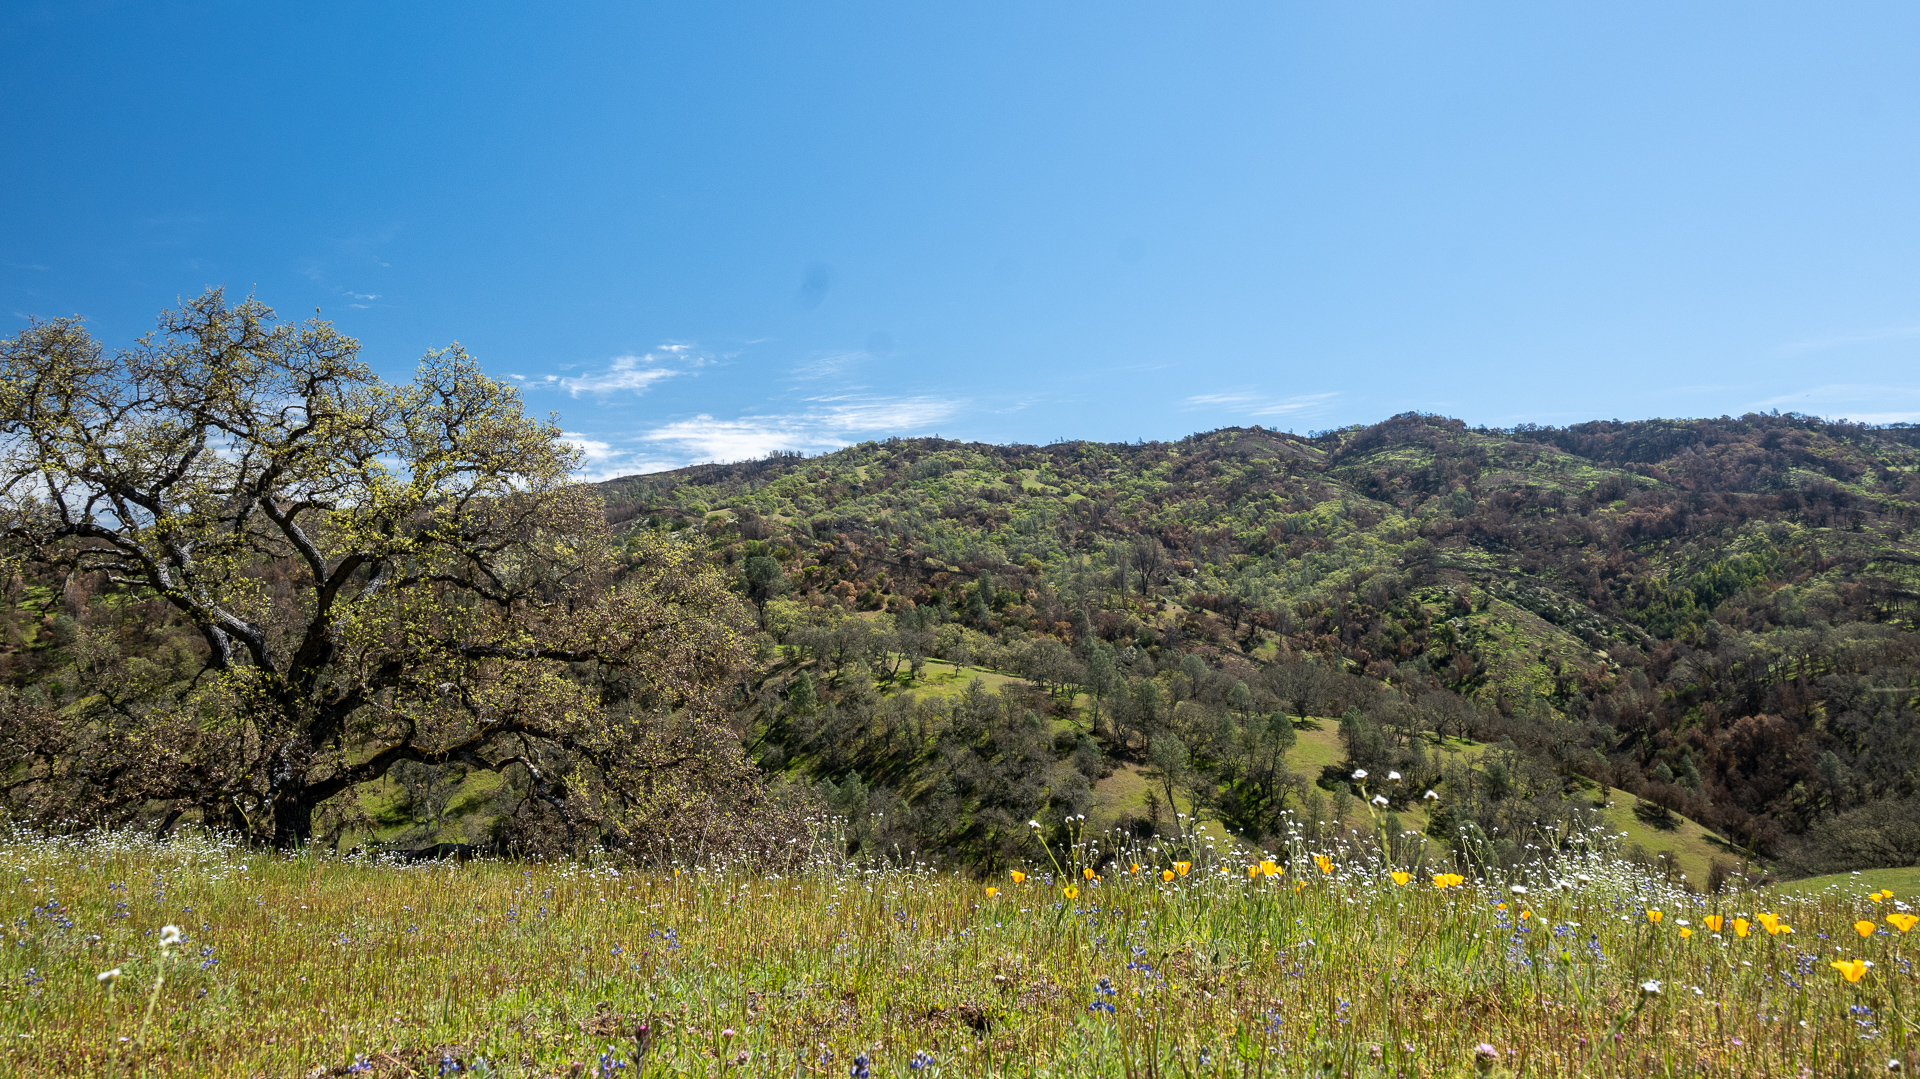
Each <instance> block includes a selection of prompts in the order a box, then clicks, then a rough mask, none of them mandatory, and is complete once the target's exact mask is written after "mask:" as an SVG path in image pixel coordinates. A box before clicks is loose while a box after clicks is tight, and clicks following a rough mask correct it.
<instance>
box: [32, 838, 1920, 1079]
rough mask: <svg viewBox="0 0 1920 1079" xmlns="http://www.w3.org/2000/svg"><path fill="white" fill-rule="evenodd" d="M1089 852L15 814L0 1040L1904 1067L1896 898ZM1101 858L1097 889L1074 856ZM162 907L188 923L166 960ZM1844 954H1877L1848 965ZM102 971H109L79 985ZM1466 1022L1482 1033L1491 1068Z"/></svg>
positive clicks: (1605, 1066)
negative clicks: (58, 835)
mask: <svg viewBox="0 0 1920 1079" xmlns="http://www.w3.org/2000/svg"><path fill="white" fill-rule="evenodd" d="M1097 846H1098V844H1097V843H1095V842H1091V841H1090V842H1087V843H1082V844H1080V845H1079V846H1078V847H1076V848H1073V849H1070V850H1067V851H1058V850H1056V851H1055V852H1054V855H1055V856H1056V857H1058V858H1059V859H1061V860H1060V861H1059V862H1058V863H1057V868H1056V863H1055V862H1053V861H1052V860H1051V859H1049V858H1048V857H1046V856H1045V854H1044V852H1043V850H1042V848H1040V847H1039V846H1038V845H1037V844H1036V847H1035V849H1034V853H1035V856H1036V865H1035V866H1034V869H1033V873H1032V875H1031V876H1030V877H1029V878H1028V879H1027V880H1026V881H1024V882H1022V883H1017V884H1016V883H1014V882H1013V881H1011V880H1009V879H1001V880H999V881H996V882H992V884H993V886H994V887H996V888H998V889H999V894H998V895H995V896H992V897H989V896H988V895H987V894H986V890H985V886H983V885H982V884H980V883H978V882H975V881H970V880H967V879H964V878H961V877H957V876H953V875H949V874H942V873H936V872H932V871H928V870H913V869H894V870H885V871H875V872H867V871H861V870H858V869H855V868H850V867H834V866H828V865H821V866H818V867H816V868H814V869H810V870H808V871H807V872H804V873H801V874H797V875H794V876H787V877H779V876H756V875H752V874H748V873H742V872H735V871H731V870H727V869H716V868H712V867H707V868H702V869H694V868H691V867H689V868H687V869H685V870H683V871H681V872H678V873H675V872H672V871H664V872H661V871H655V872H640V871H619V870H614V869H611V868H597V869H596V868H589V867H586V866H582V865H571V864H570V865H517V864H508V863H475V864H469V865H465V866H454V865H444V864H441V865H428V866H413V867H400V866H383V865H374V864H368V863H365V862H356V861H342V860H332V859H317V858H291V859H289V858H278V857H271V856H266V855H262V854H260V853H258V852H252V851H247V850H243V849H239V848H235V847H232V846H228V845H225V844H223V843H219V842H214V841H211V840H205V839H190V840H183V841H177V842H173V843H169V844H165V845H154V844H151V843H147V842H142V841H135V840H129V839H125V838H119V839H102V840H94V841H80V840H64V841H54V840H33V839H24V838H16V839H13V840H10V841H4V842H0V873H4V874H5V876H4V877H3V878H0V891H3V892H4V902H5V903H6V904H7V908H6V918H7V921H8V923H9V934H8V936H7V937H6V938H5V940H4V959H0V978H4V988H0V1031H4V1032H5V1035H4V1037H5V1042H6V1044H5V1046H4V1048H0V1068H4V1069H5V1070H6V1071H7V1072H8V1073H10V1074H31V1075H66V1074H99V1075H175V1074H179V1075H196V1076H199V1075H234V1076H253V1075H270V1076H307V1075H311V1074H316V1073H320V1074H336V1075H344V1074H348V1068H350V1067H352V1066H354V1062H355V1061H356V1060H361V1061H363V1062H364V1067H366V1068H367V1069H370V1070H369V1071H367V1072H365V1073H364V1074H374V1075H398V1074H418V1075H435V1074H440V1073H442V1072H443V1071H445V1072H446V1073H448V1074H451V1073H452V1069H453V1068H454V1067H455V1066H456V1065H457V1066H458V1067H459V1068H460V1069H462V1070H461V1072H460V1074H468V1073H473V1074H491V1075H498V1076H522V1075H576V1074H583V1075H593V1074H596V1073H600V1072H603V1071H604V1073H605V1074H610V1075H611V1074H619V1075H622V1076H629V1077H630V1076H635V1075H671V1074H693V1075H721V1074H726V1073H729V1072H737V1073H738V1074H742V1075H763V1074H764V1075H774V1074H778V1075H796V1074H797V1075H833V1076H847V1075H849V1074H850V1069H851V1068H852V1067H853V1064H852V1062H853V1061H854V1059H855V1057H856V1056H860V1055H865V1056H866V1057H867V1059H868V1061H869V1067H870V1070H871V1072H872V1073H873V1074H875V1075H906V1074H915V1073H916V1072H917V1074H923V1075H950V1076H953V1075H967V1076H971V1075H983V1074H1008V1075H1126V1076H1135V1075H1176V1074H1178V1075H1199V1074H1248V1075H1300V1074H1303V1073H1306V1074H1313V1075H1321V1074H1328V1075H1342V1076H1373V1075H1406V1076H1434V1075H1471V1074H1478V1073H1481V1072H1482V1071H1484V1072H1487V1073H1500V1072H1507V1071H1511V1072H1512V1073H1515V1074H1525V1075H1531V1076H1574V1075H1668V1074H1672V1075H1726V1076H1734V1075H1781V1076H1789V1075H1820V1076H1826V1075H1844V1074H1853V1073H1857V1074H1868V1073H1872V1074H1880V1073H1884V1071H1885V1069H1886V1066H1887V1061H1888V1059H1889V1058H1900V1059H1902V1060H1904V1061H1905V1062H1906V1065H1907V1066H1908V1067H1909V1068H1911V1067H1913V1066H1914V1064H1915V1059H1914V1049H1915V1047H1916V1046H1915V1038H1916V1030H1915V1027H1914V1023H1915V1021H1916V1018H1917V1017H1916V1013H1915V989H1916V984H1915V976H1914V973H1913V970H1912V965H1911V962H1910V954H1911V951H1912V949H1913V945H1914V944H1915V943H1916V942H1920V934H1913V935H1908V934H1902V933H1900V932H1898V931H1896V930H1894V929H1892V928H1891V927H1889V926H1888V925H1887V923H1886V921H1885V917H1886V916H1887V915H1888V914H1891V913H1894V912H1895V911H1896V910H1897V909H1900V904H1899V901H1898V899H1895V900H1889V901H1885V902H1873V901H1871V900H1869V899H1867V898H1866V897H1865V896H1864V895H1861V894H1852V893H1846V894H1842V893H1823V894H1822V895H1820V896H1817V897H1813V898H1810V899H1805V900H1802V899H1793V898H1782V897H1778V896H1763V895H1761V894H1748V895H1745V896H1733V897H1722V898H1707V897H1702V896H1697V895H1692V894H1689V893H1686V892H1683V891H1680V890H1677V889H1674V888H1671V887H1669V886H1667V885H1665V884H1663V883H1660V882H1658V881H1655V880H1651V879H1648V878H1646V877H1644V876H1641V875H1638V874H1637V873H1636V872H1635V871H1633V870H1632V869H1631V868H1630V867H1628V866H1626V865H1625V864H1623V863H1620V862H1618V861H1613V860H1610V859H1607V858H1605V857H1601V856H1573V855H1568V856H1562V857H1560V858H1558V859H1557V860H1556V861H1554V862H1551V863H1549V862H1541V863H1539V864H1536V865H1535V866H1533V867H1532V868H1531V869H1529V870H1527V871H1526V872H1525V873H1524V874H1523V876H1524V883H1525V886H1526V887H1527V888H1528V893H1527V894H1525V895H1519V894H1515V893H1513V892H1512V891H1511V890H1510V885H1511V884H1512V883H1515V881H1514V880H1510V879H1502V880H1499V881H1474V880H1472V879H1469V880H1468V882H1467V883H1466V884H1465V885H1463V886H1461V887H1457V888H1451V889H1447V890H1444V891H1442V890H1439V889H1436V888H1435V887H1434V886H1433V885H1432V884H1431V883H1430V881H1428V880H1426V879H1425V878H1414V879H1412V880H1410V881H1409V882H1408V883H1406V884H1405V885H1398V884H1395V883H1393V881H1392V880H1391V879H1389V878H1387V877H1386V876H1384V875H1383V873H1382V870H1383V868H1384V867H1378V866H1370V865H1363V864H1358V863H1349V864H1345V865H1335V866H1334V871H1333V872H1331V873H1322V872H1321V871H1320V870H1318V869H1317V868H1316V867H1315V866H1313V865H1312V864H1311V862H1310V859H1309V858H1308V857H1307V855H1309V854H1311V853H1312V852H1310V851H1306V850H1299V851H1296V852H1295V853H1296V865H1298V866H1300V867H1303V868H1304V872H1302V873H1300V874H1298V875H1297V876H1296V875H1288V874H1282V875H1277V876H1271V877H1268V876H1261V877H1259V878H1257V879H1252V880H1250V879H1249V878H1248V875H1247V873H1246V870H1245V867H1244V865H1243V864H1242V863H1241V862H1240V861H1238V860H1229V859H1224V858H1223V859H1218V860H1216V861H1214V862H1213V863H1212V864H1208V863H1207V857H1208V854H1207V852H1205V851H1202V852H1200V856H1198V857H1192V858H1190V859H1189V857H1188V856H1186V855H1181V859H1182V860H1192V861H1195V862H1198V863H1200V864H1199V865H1197V866H1196V867H1195V868H1194V869H1193V870H1192V871H1191V873H1190V874H1189V875H1187V876H1184V877H1179V876H1176V878H1175V879H1174V881H1173V882H1172V883H1166V882H1163V881H1161V880H1160V879H1159V877H1158V875H1157V871H1158V870H1160V869H1161V868H1162V867H1164V866H1167V865H1169V864H1171V861H1172V860H1173V856H1174V855H1173V852H1171V851H1167V850H1151V849H1137V850H1118V851H1109V852H1108V853H1105V854H1100V853H1096V852H1095V848H1096V847H1097ZM1114 854H1118V855H1119V860H1118V861H1114V860H1111V859H1112V858H1113V855H1114ZM1136 860H1138V861H1139V862H1140V863H1141V864H1142V871H1141V872H1139V873H1137V874H1136V873H1134V872H1131V871H1130V869H1129V866H1130V865H1131V864H1132V863H1133V862H1134V861H1136ZM1092 864H1100V865H1101V872H1102V874H1103V877H1104V879H1103V880H1101V881H1099V882H1088V881H1086V880H1085V879H1083V878H1082V877H1081V875H1080V873H1079V870H1081V869H1083V868H1086V867H1089V866H1091V865H1092ZM1576 873H1584V874H1586V875H1587V877H1589V878H1590V879H1588V880H1584V881H1583V880H1580V879H1579V878H1578V877H1577V876H1576V875H1575V874H1576ZM1067 880H1072V881H1073V882H1074V886H1075V887H1077V888H1078V894H1077V896H1075V897H1074V898H1071V899H1069V898H1067V897H1066V895H1065V894H1064V891H1063V888H1064V887H1065V882H1066V881H1067ZM1762 903H1770V904H1776V905H1775V906H1772V907H1771V908H1770V910H1771V912H1772V913H1775V914H1778V915H1780V916H1781V918H1782V920H1783V921H1786V922H1788V923H1789V924H1791V925H1792V926H1793V930H1794V931H1793V932H1792V933H1791V934H1787V933H1782V934H1780V935H1778V936H1769V935H1767V934H1766V933H1765V932H1763V931H1759V930H1757V929H1756V930H1755V931H1754V935H1752V936H1750V937H1748V938H1746V939H1737V938H1736V937H1735V936H1734V934H1733V931H1732V925H1731V919H1732V918H1733V917H1736V916H1744V917H1747V918H1749V919H1751V918H1753V917H1754V914H1755V913H1757V911H1758V909H1759V906H1760V904H1762ZM1501 904H1504V909H1503V907H1502V906H1501ZM1649 909H1657V910H1660V911H1661V912H1662V919H1661V921H1660V922H1659V923H1658V924H1654V923H1652V922H1650V921H1649V918H1648V914H1647V911H1648V910H1649ZM1522 910H1525V911H1526V912H1527V917H1526V918H1524V919H1522V918H1520V917H1519V915H1520V912H1521V911H1522ZM1716 912H1718V913H1721V914H1724V915H1725V916H1726V917H1727V918H1728V919H1729V922H1728V924H1727V926H1726V928H1725V929H1724V931H1723V932H1722V933H1719V934H1716V933H1713V932H1711V931H1709V930H1708V929H1707V928H1706V925H1705V923H1704V919H1705V918H1706V916H1707V915H1709V914H1713V913H1716ZM1868 917H1870V918H1872V919H1874V920H1875V921H1876V923H1877V924H1878V930H1877V932H1876V933H1875V935H1874V936H1872V937H1871V938H1867V939H1862V938H1861V937H1859V936H1858V935H1856V933H1855V931H1854V929H1853V928H1852V925H1853V923H1854V922H1855V921H1857V920H1860V919H1862V918H1868ZM1688 923H1691V924H1690V925H1689V924H1688ZM167 924H174V925H178V926H180V927H181V928H182V929H183V930H184V933H185V937H186V940H185V941H184V942H183V943H182V944H181V945H180V946H178V947H177V948H174V949H172V950H171V951H170V953H168V954H167V956H166V957H165V958H162V954H163V953H162V950H161V949H160V948H159V946H158V943H157V940H158V934H159V932H160V930H161V927H162V926H164V925H167ZM1683 927H1684V928H1687V929H1688V930H1689V931H1690V933H1691V934H1692V935H1691V937H1690V938H1686V939H1683V937H1682V935H1681V929H1682V928H1683ZM1836 957H1848V958H1851V957H1860V958H1866V959H1870V960H1872V961H1873V963H1874V966H1873V967H1872V968H1871V969H1870V970H1869V971H1868V972H1867V974H1866V975H1865V977H1864V978H1862V979H1861V980H1860V981H1859V982H1858V983H1857V984H1849V983H1847V982H1846V981H1845V980H1844V979H1843V978H1842V977H1841V975H1840V974H1839V973H1838V972H1836V971H1835V970H1833V969H1831V968H1830V966H1829V963H1830V961H1832V960H1833V959H1835V958H1836ZM113 968H117V969H118V970H119V971H120V972H121V976H120V979H119V981H118V982H117V983H116V984H111V985H109V984H107V983H103V982H100V981H98V980H96V976H97V975H98V974H99V973H101V972H102V971H106V970H109V969H113ZM162 973H164V974H165V981H164V983H163V984H162V985H161V986H160V989H159V992H158V994H157V997H155V998H154V999H155V1003H154V1006H153V1008H152V1013H151V1017H150V1018H147V1017H146V1013H147V1011H148V1001H149V994H150V992H151V991H152V989H153V987H154V983H155V978H156V976H157V975H159V974H162ZM1102 979H1106V982H1104V983H1103V982H1102ZM1649 982H1657V983H1658V992H1657V994H1656V993H1651V992H1647V991H1643V989H1642V988H1641V986H1642V984H1643V983H1649ZM1103 984H1104V985H1106V986H1110V987H1111V989H1112V992H1111V993H1108V992H1105V991H1103V989H1102V986H1103ZM1108 1005H1111V1007H1112V1011H1108V1010H1107V1006H1108ZM1862 1009H1865V1010H1862ZM1481 1043H1485V1044H1486V1045H1488V1046H1491V1047H1492V1049H1491V1051H1492V1052H1493V1053H1494V1054H1495V1056H1494V1057H1492V1058H1486V1059H1482V1060H1481V1061H1480V1064H1481V1065H1482V1066H1483V1067H1477V1066H1476V1059H1477V1058H1476V1053H1475V1047H1476V1046H1477V1045H1479V1044H1481ZM917 1052H918V1053H925V1054H927V1056H926V1057H922V1058H921V1062H922V1063H923V1065H924V1067H923V1068H921V1069H917V1070H916V1069H913V1068H912V1067H911V1065H912V1063H913V1060H914V1054H915V1053H917ZM929 1061H930V1062H929ZM622 1062H624V1064H623V1066H620V1067H615V1065H616V1064H617V1063H622Z"/></svg>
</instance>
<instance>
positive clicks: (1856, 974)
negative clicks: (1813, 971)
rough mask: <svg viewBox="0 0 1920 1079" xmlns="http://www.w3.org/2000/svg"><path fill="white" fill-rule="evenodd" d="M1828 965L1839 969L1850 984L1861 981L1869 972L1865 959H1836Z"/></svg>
mask: <svg viewBox="0 0 1920 1079" xmlns="http://www.w3.org/2000/svg"><path fill="white" fill-rule="evenodd" d="M1827 965H1828V966H1830V967H1832V968H1833V969H1835V970H1837V971H1839V972H1840V976H1841V977H1842V978H1845V979H1846V980H1847V981H1848V983H1849V984H1851V983H1853V982H1857V981H1859V980H1860V978H1861V977H1862V976H1863V975H1865V974H1866V973H1867V961H1866V960H1864V959H1836V960H1834V961H1833V962H1831V963H1828V964H1827Z"/></svg>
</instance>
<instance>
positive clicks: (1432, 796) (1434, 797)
mask: <svg viewBox="0 0 1920 1079" xmlns="http://www.w3.org/2000/svg"><path fill="white" fill-rule="evenodd" d="M1420 797H1421V798H1424V799H1426V800H1427V801H1429V802H1437V801H1439V800H1440V795H1439V793H1438V792H1435V791H1432V790H1429V791H1427V793H1425V794H1423V795H1421V796H1420Z"/></svg>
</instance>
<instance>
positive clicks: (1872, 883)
mask: <svg viewBox="0 0 1920 1079" xmlns="http://www.w3.org/2000/svg"><path fill="white" fill-rule="evenodd" d="M1882 888H1886V889H1890V890H1891V891H1892V892H1893V894H1894V895H1895V896H1897V897H1901V898H1904V899H1913V898H1914V897H1916V896H1920V865H1916V866H1908V867H1907V868H1905V869H1863V870H1861V871H1859V872H1858V873H1832V874H1829V875H1827V876H1824V877H1807V878H1805V879H1804V880H1792V881H1787V882H1786V883H1785V884H1776V885H1774V886H1773V889H1772V890H1773V891H1774V892H1776V893H1778V894H1780V895H1794V896H1812V895H1819V894H1823V893H1826V894H1834V895H1839V896H1845V897H1852V898H1857V897H1859V896H1861V895H1864V894H1866V893H1868V892H1877V891H1879V890H1880V889H1882Z"/></svg>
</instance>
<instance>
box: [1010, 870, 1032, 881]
mask: <svg viewBox="0 0 1920 1079" xmlns="http://www.w3.org/2000/svg"><path fill="white" fill-rule="evenodd" d="M1007 875H1008V876H1010V877H1012V878H1013V882H1014V883H1015V884H1018V883H1020V882H1021V881H1023V880H1026V879H1027V875H1026V874H1025V873H1022V872H1020V871H1019V870H1018V869H1016V870H1014V871H1013V872H1012V873H1009V874H1007Z"/></svg>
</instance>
